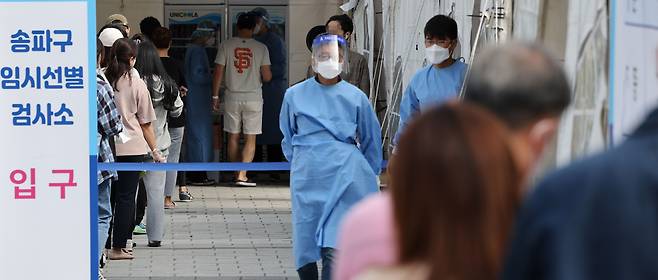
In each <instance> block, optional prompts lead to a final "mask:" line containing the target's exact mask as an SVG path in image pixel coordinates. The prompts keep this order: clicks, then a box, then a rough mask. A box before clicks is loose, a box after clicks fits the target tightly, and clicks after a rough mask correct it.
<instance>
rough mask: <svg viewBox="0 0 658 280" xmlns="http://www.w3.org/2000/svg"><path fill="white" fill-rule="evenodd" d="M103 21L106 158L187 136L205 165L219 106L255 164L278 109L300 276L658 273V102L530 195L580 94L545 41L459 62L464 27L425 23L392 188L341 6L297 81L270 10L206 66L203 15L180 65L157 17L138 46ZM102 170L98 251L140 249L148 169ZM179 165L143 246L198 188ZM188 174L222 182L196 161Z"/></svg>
mask: <svg viewBox="0 0 658 280" xmlns="http://www.w3.org/2000/svg"><path fill="white" fill-rule="evenodd" d="M111 19H112V21H111V22H109V23H108V25H107V26H106V27H104V28H103V29H102V30H101V31H100V32H99V41H98V51H97V55H98V61H99V77H98V102H99V103H98V104H99V106H98V109H99V112H98V115H99V118H98V120H99V124H98V125H99V128H102V129H99V146H100V149H99V151H101V156H100V157H99V161H104V162H112V161H113V160H115V159H116V161H119V162H149V161H154V162H165V161H170V162H176V161H178V160H179V158H180V150H181V146H185V150H186V158H187V159H188V160H190V159H193V160H194V161H197V162H208V161H211V159H212V137H213V135H212V131H213V130H212V111H213V110H214V111H219V110H220V104H223V105H224V107H223V108H224V123H223V129H224V131H225V132H227V133H228V135H229V139H228V146H229V159H230V160H231V161H234V162H251V161H252V160H253V159H254V153H255V150H256V146H257V143H258V136H257V135H260V134H262V133H263V131H264V130H265V129H270V128H271V127H269V126H267V127H268V128H265V127H266V125H265V123H264V116H265V115H272V114H276V115H278V118H277V121H278V128H279V131H280V134H281V135H280V139H281V150H282V155H283V156H284V157H285V158H286V159H287V160H288V161H289V162H291V171H290V176H291V180H290V192H291V201H292V227H293V236H292V246H293V255H294V259H295V267H296V269H297V273H298V275H299V277H300V279H302V280H306V279H314V280H315V279H339V280H342V279H366V280H368V279H464V280H470V279H473V280H475V279H510V280H512V279H513V280H516V279H653V278H655V276H656V275H658V272H657V271H656V267H658V266H655V265H654V266H652V265H651V264H655V261H656V258H655V251H656V249H657V247H658V242H656V241H655V231H654V230H653V228H655V224H656V219H655V218H656V217H655V215H656V213H657V212H656V211H655V210H656V207H657V204H658V203H656V202H655V195H653V194H655V190H654V186H656V185H658V184H656V182H655V181H656V180H655V178H656V176H655V175H654V173H655V172H653V169H652V168H651V166H654V165H655V155H654V151H653V150H652V149H653V147H654V146H655V143H654V142H655V139H656V138H655V137H654V135H655V133H657V132H656V131H658V126H657V125H656V123H657V121H656V119H658V117H657V116H658V113H655V112H654V113H653V114H651V115H650V116H649V117H648V119H647V121H646V122H645V123H644V124H643V125H642V126H641V127H640V128H639V129H638V131H637V132H636V134H634V135H633V136H632V137H631V140H629V141H628V142H627V143H625V144H623V145H621V146H620V147H618V148H615V149H613V150H611V151H609V152H607V153H605V154H604V155H601V156H597V157H595V158H593V159H589V160H585V161H583V162H580V163H576V164H574V165H573V166H569V167H566V168H565V169H564V170H561V171H558V172H556V173H554V174H553V175H550V176H548V177H547V179H545V180H543V181H542V182H541V183H540V184H539V185H538V186H537V187H535V188H532V189H531V183H532V180H531V178H532V174H534V171H535V169H536V167H537V165H538V162H539V160H540V159H541V157H542V154H543V153H544V150H545V149H546V147H547V146H548V145H549V143H551V141H553V138H554V137H555V135H556V133H557V130H558V127H559V122H560V117H561V115H562V112H563V111H564V110H565V109H566V108H567V107H568V106H569V105H570V103H571V87H570V85H569V82H568V80H567V77H566V75H565V73H564V71H563V69H562V66H561V65H560V64H559V62H557V61H556V59H555V58H553V57H552V56H551V55H550V54H549V53H548V52H547V51H546V50H544V49H543V48H542V47H541V46H538V45H535V44H528V43H506V44H501V45H498V46H494V47H491V48H488V49H487V50H484V51H483V52H482V53H481V54H479V56H478V59H477V60H476V61H475V63H474V65H466V64H465V63H464V62H462V61H461V60H460V58H458V57H455V55H454V53H455V48H456V46H457V45H458V38H459V36H458V27H457V23H456V22H455V21H454V20H453V19H451V18H450V17H448V16H444V15H437V16H434V17H432V18H431V19H430V20H429V21H427V23H426V25H425V28H424V36H425V53H426V62H427V64H428V66H426V67H424V68H422V69H420V70H418V71H417V72H416V74H415V75H414V76H413V78H412V80H411V82H410V84H409V85H408V86H407V88H406V89H405V91H404V95H403V96H402V102H401V105H400V128H399V130H398V133H397V134H396V135H395V138H394V141H393V143H394V145H395V150H394V154H393V155H392V156H391V159H390V162H389V164H388V167H387V169H388V170H387V172H388V175H389V177H390V190H387V191H384V192H380V189H379V183H378V176H379V175H380V172H381V171H382V167H383V166H382V163H383V151H382V136H381V126H380V123H379V121H378V120H377V116H376V114H375V111H374V109H373V108H372V105H371V104H370V102H369V100H368V93H369V86H370V81H369V78H368V77H369V74H368V69H367V66H366V65H367V64H366V63H365V60H364V59H363V57H362V56H360V55H359V54H358V53H355V52H353V51H352V50H351V49H350V46H349V38H350V37H351V34H352V32H353V28H354V27H353V24H352V22H351V20H350V19H349V17H348V16H346V15H338V16H334V17H331V18H330V19H329V20H328V21H327V22H326V24H325V25H324V26H317V27H315V28H314V29H313V30H312V32H310V33H309V36H307V44H308V46H309V49H310V50H311V53H312V54H311V65H310V67H309V72H308V79H306V80H304V81H301V82H299V83H297V84H296V85H294V86H292V87H290V88H287V75H286V74H285V73H286V72H287V70H286V69H287V68H286V66H285V60H286V59H285V48H284V46H283V44H282V42H281V40H280V38H277V37H276V36H275V35H274V34H273V33H271V32H270V31H269V25H268V20H269V15H268V14H267V12H266V11H264V10H262V9H259V10H255V11H253V12H249V13H244V14H241V15H240V16H239V17H238V20H237V36H236V37H234V38H232V39H229V40H227V41H225V42H223V43H222V44H221V45H220V46H219V50H218V53H217V56H216V58H215V60H214V62H215V65H214V66H213V67H211V65H210V63H209V61H208V58H207V54H206V51H205V46H206V45H208V44H209V42H210V41H211V40H213V39H214V38H215V33H214V32H216V31H215V29H214V26H212V25H211V24H206V23H201V24H199V26H198V28H197V30H196V31H195V32H194V33H193V34H192V38H191V44H190V47H189V48H188V50H187V54H186V56H185V61H184V63H183V64H182V65H181V64H180V63H179V62H175V61H173V60H171V59H170V58H168V55H167V49H168V48H169V46H170V44H171V33H170V32H168V30H167V29H166V28H164V27H161V26H157V27H155V28H153V29H149V28H147V26H149V24H148V23H149V22H151V23H152V22H153V21H152V20H151V19H149V20H148V21H146V22H145V26H144V27H142V32H143V33H144V35H145V37H146V39H144V40H131V39H127V38H126V37H128V36H129V33H130V29H129V25H128V24H127V21H125V18H121V17H120V16H117V15H114V16H112V17H111ZM158 24H159V23H158ZM145 30H150V31H148V34H147V33H145ZM311 33H312V34H311ZM137 43H139V44H137ZM275 61H276V63H275ZM282 63H283V65H282ZM364 67H365V68H364ZM468 67H470V71H471V72H470V73H471V75H470V78H469V80H468V81H464V79H465V76H466V71H467V68H468ZM212 69H214V71H212ZM464 84H465V85H466V88H465V91H464V98H463V99H460V98H459V93H460V91H461V90H462V85H464ZM223 86H224V87H225V91H224V95H223V97H222V98H223V99H222V100H220V89H221V88H222V87H223ZM286 88H287V90H286ZM284 90H285V94H284V93H283V92H284ZM268 100H270V101H269V102H270V103H268ZM279 100H280V101H279ZM183 131H185V133H183ZM183 134H184V135H185V137H184V138H185V140H184V141H183V140H182V138H183ZM240 137H244V146H243V148H242V150H240V149H239V147H240V145H239V143H240ZM274 138H275V139H276V138H277V137H274ZM276 140H278V139H276ZM261 141H263V142H262V143H265V144H266V145H272V143H274V142H275V141H272V140H271V139H270V140H261ZM112 142H114V143H112ZM112 146H113V147H114V148H115V151H114V155H113V151H112ZM268 151H269V148H268ZM273 156H274V157H275V156H276V155H273ZM628 157H632V158H633V160H628ZM329 159H330V160H329ZM622 172H625V173H622ZM99 174H100V175H99V183H98V184H99V225H103V226H102V227H100V226H99V231H104V232H103V233H102V235H100V236H101V237H104V236H108V235H109V236H110V237H109V238H107V244H104V245H105V247H106V248H107V249H109V250H108V252H109V253H108V255H109V258H110V259H117V260H118V259H132V258H133V254H132V253H131V250H132V246H131V244H130V243H131V241H129V240H130V239H131V231H132V230H133V227H134V226H135V224H136V222H135V217H134V216H135V214H134V212H135V197H136V193H137V189H138V182H139V179H140V174H139V172H132V171H131V172H118V173H117V174H115V173H111V172H105V171H103V172H101V173H99ZM627 174H630V177H629V175H627ZM177 175H178V173H176V172H171V173H168V172H146V174H145V175H144V178H143V179H144V180H143V181H144V186H145V188H146V197H147V201H148V202H149V203H148V207H147V225H146V233H147V234H148V240H149V244H148V246H152V247H158V246H160V245H161V242H162V239H163V231H164V226H165V225H164V223H163V217H164V214H165V213H164V208H166V207H168V206H169V207H173V205H175V204H174V203H173V201H172V199H171V196H172V193H173V190H174V189H175V186H176V185H178V186H180V188H179V193H180V195H181V197H182V194H183V193H186V194H187V195H189V191H188V190H187V189H186V188H185V187H184V186H183V185H182V184H180V183H179V184H177V183H176V177H177ZM186 176H187V177H188V178H189V177H192V178H193V180H194V181H195V182H198V183H202V184H204V183H213V182H210V180H209V179H208V178H207V175H206V174H205V173H204V172H197V173H188V174H186ZM235 184H236V185H239V186H255V182H254V181H253V179H250V178H249V177H248V176H247V172H246V171H239V172H236V174H235ZM531 190H532V191H531ZM101 194H102V195H101ZM190 198H191V195H190ZM110 219H112V220H113V221H112V222H110ZM99 234H100V232H99ZM103 241H104V240H103ZM103 243H105V242H103ZM99 245H100V246H103V244H99ZM100 246H99V254H102V248H100ZM318 262H321V265H322V269H321V271H319V270H318V267H319V266H318Z"/></svg>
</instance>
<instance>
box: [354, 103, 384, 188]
mask: <svg viewBox="0 0 658 280" xmlns="http://www.w3.org/2000/svg"><path fill="white" fill-rule="evenodd" d="M360 97H361V104H360V106H359V108H358V109H359V112H358V116H357V122H358V123H357V132H358V136H359V147H360V148H361V153H363V155H364V156H365V158H366V160H367V161H368V163H369V164H370V167H371V168H372V171H374V172H375V174H377V175H379V173H381V170H382V162H383V153H382V130H381V127H380V125H379V120H378V119H377V115H376V114H375V111H374V110H373V109H372V106H371V105H370V101H369V100H368V98H367V97H365V96H363V95H361V94H360Z"/></svg>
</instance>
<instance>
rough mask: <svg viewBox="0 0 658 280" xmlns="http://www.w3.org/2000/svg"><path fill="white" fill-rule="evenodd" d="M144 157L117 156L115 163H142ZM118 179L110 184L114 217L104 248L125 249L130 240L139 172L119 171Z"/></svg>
mask: <svg viewBox="0 0 658 280" xmlns="http://www.w3.org/2000/svg"><path fill="white" fill-rule="evenodd" d="M145 156H146V155H140V156H119V157H117V162H144V159H145ZM118 174H119V179H118V180H117V181H116V182H114V183H113V184H112V193H111V196H110V202H111V203H112V211H113V212H114V216H113V218H112V220H113V223H112V225H111V226H110V231H109V233H110V234H109V236H108V238H107V242H106V243H105V248H108V249H109V248H112V247H114V248H126V241H127V240H128V239H132V234H133V228H134V226H135V225H134V222H135V193H136V192H137V184H138V182H139V171H119V172H118Z"/></svg>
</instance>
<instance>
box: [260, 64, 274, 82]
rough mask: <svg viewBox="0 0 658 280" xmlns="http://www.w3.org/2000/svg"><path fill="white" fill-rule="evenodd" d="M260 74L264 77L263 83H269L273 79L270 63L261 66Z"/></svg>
mask: <svg viewBox="0 0 658 280" xmlns="http://www.w3.org/2000/svg"><path fill="white" fill-rule="evenodd" d="M260 75H261V77H262V78H263V83H267V82H269V81H271V80H272V70H271V69H270V66H269V65H263V66H261V67H260Z"/></svg>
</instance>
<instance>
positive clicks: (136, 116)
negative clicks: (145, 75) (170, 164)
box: [114, 68, 156, 156]
mask: <svg viewBox="0 0 658 280" xmlns="http://www.w3.org/2000/svg"><path fill="white" fill-rule="evenodd" d="M114 101H115V102H116V104H117V109H118V111H119V114H121V121H122V122H123V132H124V133H126V134H127V136H128V137H130V140H128V141H127V142H126V143H120V142H119V141H117V142H116V149H117V156H137V155H145V154H147V153H148V152H149V151H151V149H150V148H149V145H148V144H147V143H146V139H145V138H144V133H142V127H141V125H142V124H147V123H150V122H153V121H155V120H156V116H155V109H153V103H152V101H151V94H150V93H149V90H148V88H147V87H146V83H144V80H142V79H141V78H140V77H139V72H137V70H135V69H134V68H133V69H132V70H131V73H130V77H129V76H128V75H127V74H126V75H123V76H122V77H121V78H119V80H118V81H117V82H116V88H115V91H114Z"/></svg>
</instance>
